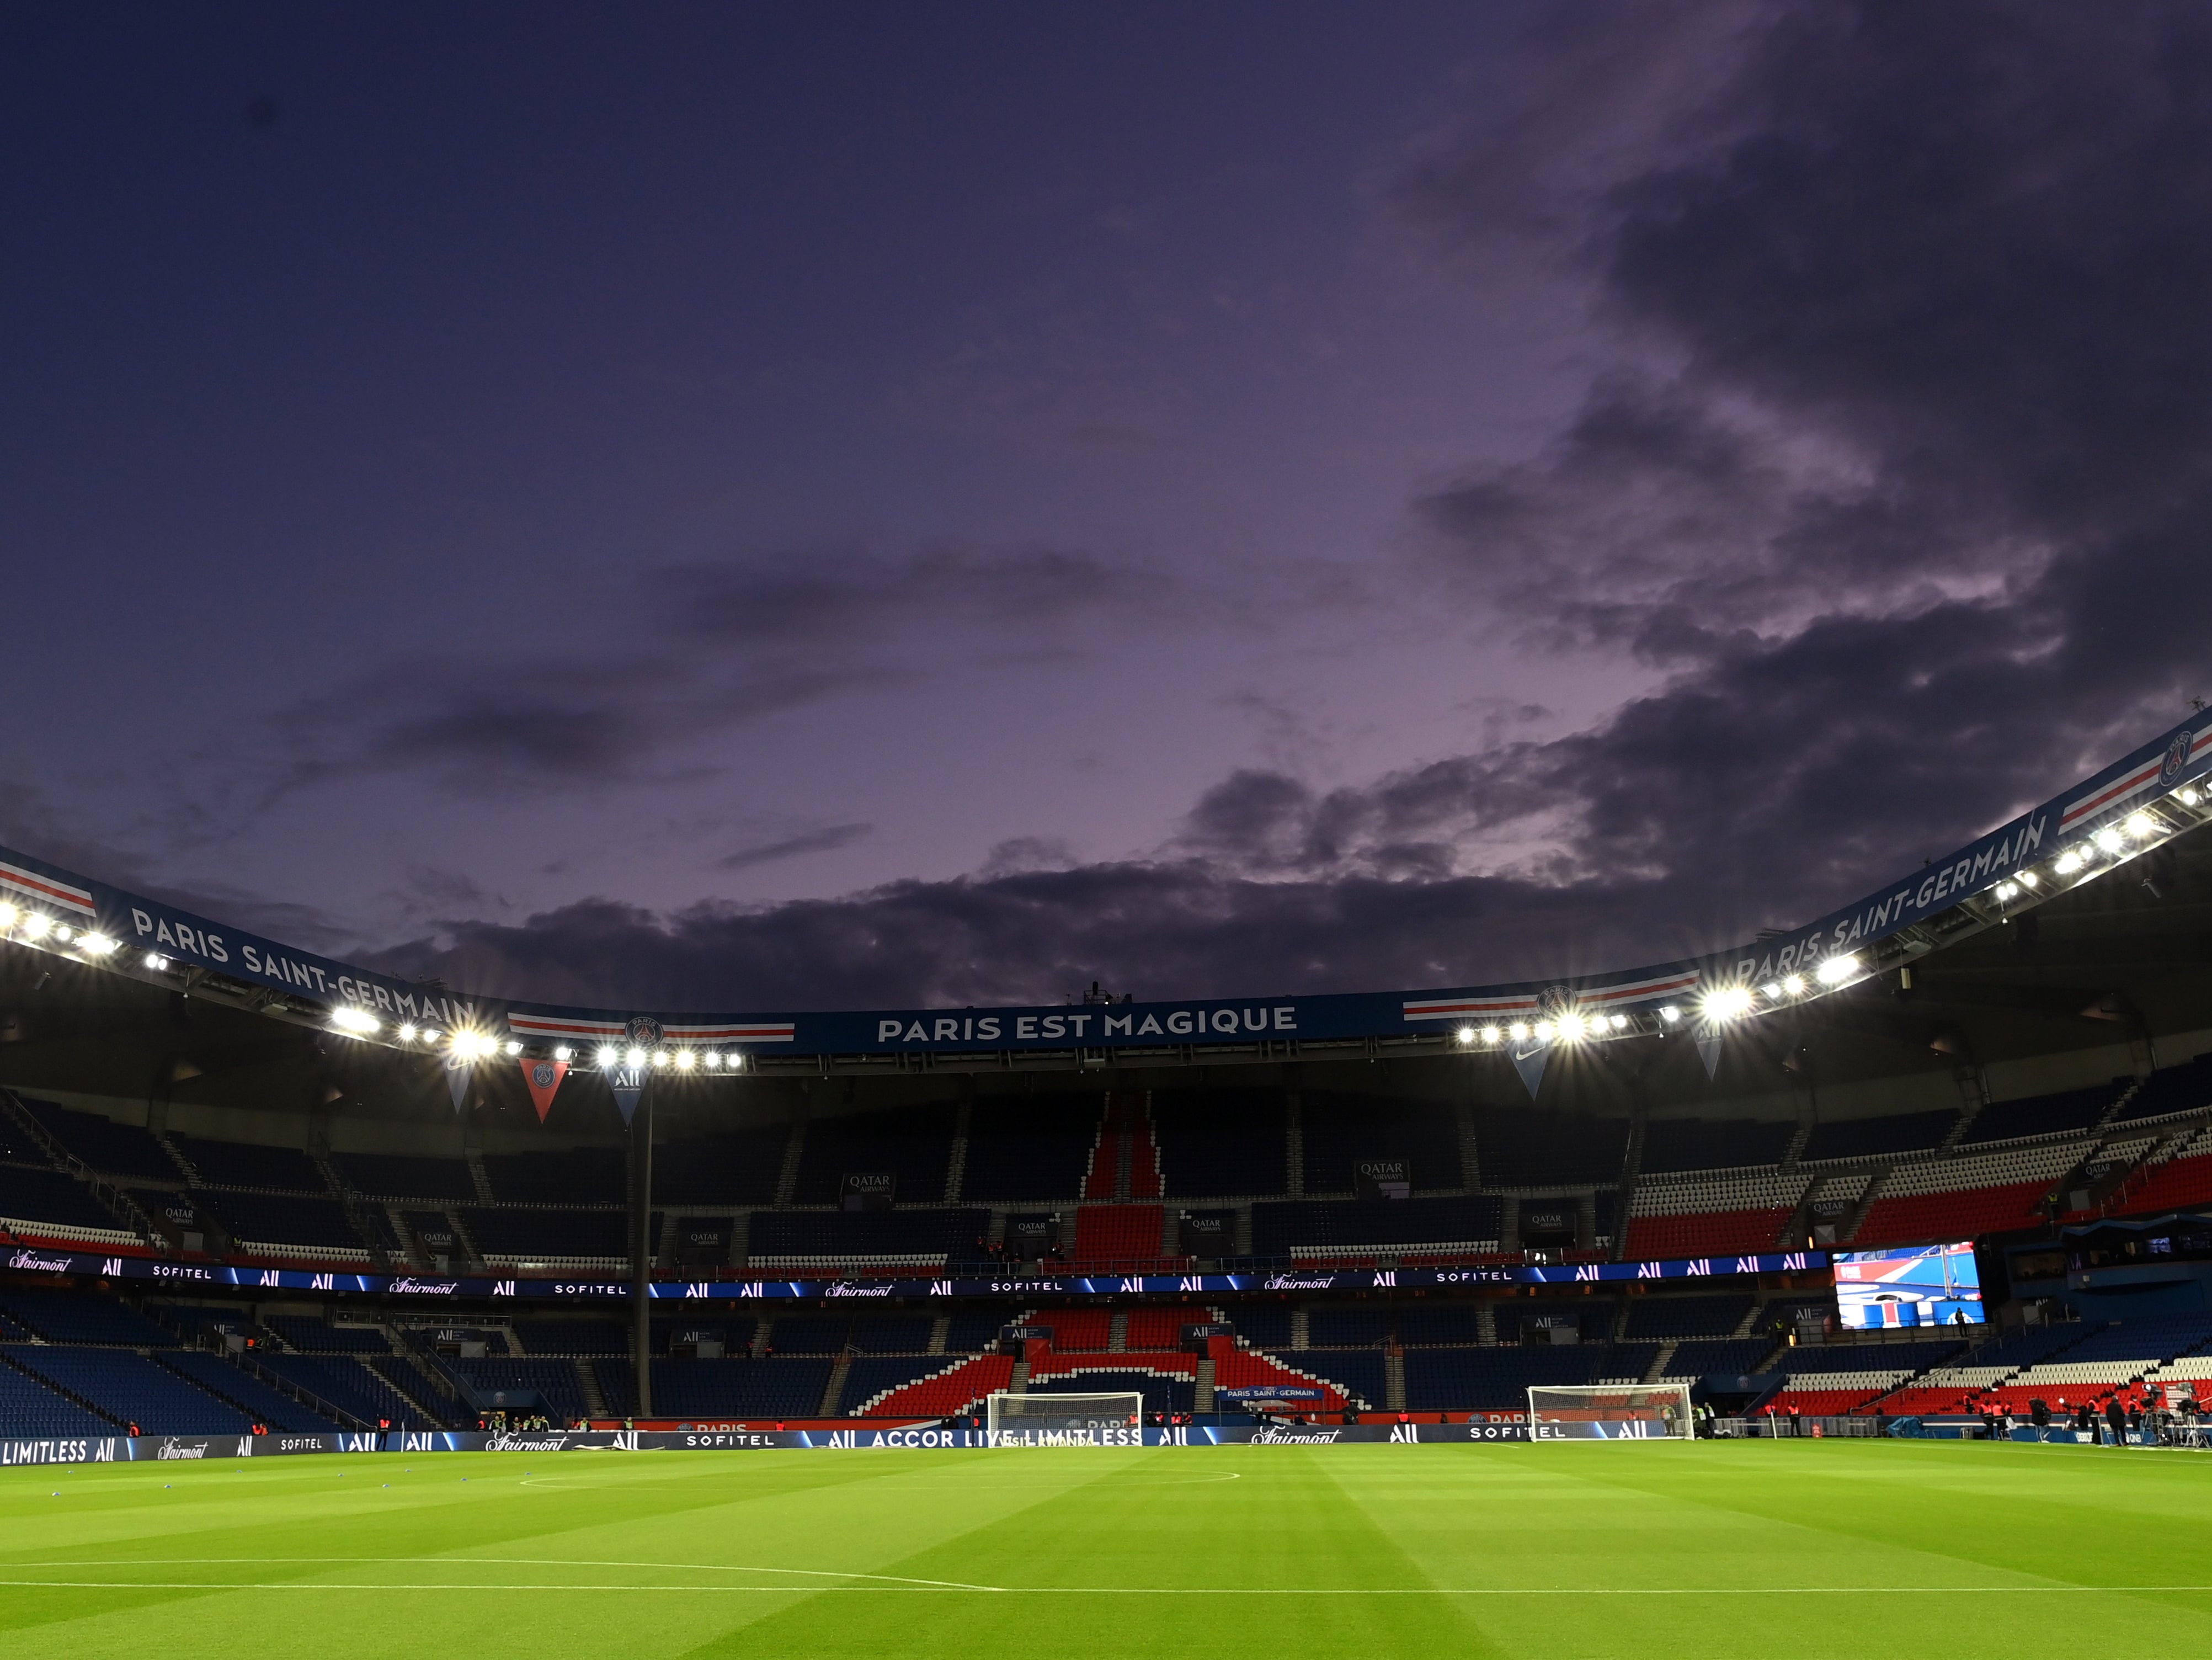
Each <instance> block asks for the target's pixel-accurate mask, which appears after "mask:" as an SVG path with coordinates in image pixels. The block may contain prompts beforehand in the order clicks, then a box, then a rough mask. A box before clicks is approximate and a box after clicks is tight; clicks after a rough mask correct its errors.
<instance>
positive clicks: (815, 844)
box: [714, 824, 876, 870]
mask: <svg viewBox="0 0 2212 1660" xmlns="http://www.w3.org/2000/svg"><path fill="white" fill-rule="evenodd" d="M875 829H876V827H875V826H874V825H873V824H824V825H822V826H821V827H820V828H819V829H817V830H802V831H800V832H799V834H798V835H796V836H781V837H779V838H778V839H777V840H775V841H773V842H760V843H758V844H757V845H756V846H753V847H750V848H738V850H737V851H736V852H735V853H728V854H723V855H722V856H721V857H720V859H717V860H715V861H714V868H715V869H717V870H750V868H751V867H752V866H755V865H773V864H775V863H776V862H777V861H778V860H784V859H798V858H801V857H803V856H805V854H810V853H829V852H831V851H833V850H834V849H836V848H848V847H850V846H852V845H853V843H854V842H859V841H863V840H865V839H866V838H867V837H868V836H872V835H873V834H875Z"/></svg>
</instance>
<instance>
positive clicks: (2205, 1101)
mask: <svg viewBox="0 0 2212 1660" xmlns="http://www.w3.org/2000/svg"><path fill="white" fill-rule="evenodd" d="M2208 1105H2212V1055H2198V1056H2197V1058H2196V1059H2195V1060H2193V1061H2191V1062H2189V1064H2188V1065H2186V1066H2183V1067H2161V1068H2160V1070H2158V1071H2157V1072H2154V1073H2151V1075H2150V1076H2149V1077H2148V1078H2146V1079H2143V1081H2142V1088H2141V1089H2139V1090H2137V1091H2136V1092H2135V1095H2134V1096H2133V1098H2130V1100H2129V1102H2128V1104H2127V1105H2125V1106H2124V1107H2122V1108H2121V1109H2120V1110H2119V1111H2118V1112H2117V1113H2115V1114H2113V1115H2112V1122H2115V1123H2125V1122H2129V1121H2130V1120H2133V1119H2137V1118H2163V1117H2165V1116H2166V1114H2168V1113H2171V1112H2194V1111H2196V1110H2197V1109H2198V1108H2199V1107H2203V1106H2208Z"/></svg>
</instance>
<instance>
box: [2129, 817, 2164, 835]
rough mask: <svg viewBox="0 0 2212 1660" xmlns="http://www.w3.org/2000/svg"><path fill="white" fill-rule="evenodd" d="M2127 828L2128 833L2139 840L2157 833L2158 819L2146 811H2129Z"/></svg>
mask: <svg viewBox="0 0 2212 1660" xmlns="http://www.w3.org/2000/svg"><path fill="white" fill-rule="evenodd" d="M2127 828H2128V834H2129V835H2130V836H2134V837H2135V838H2136V841H2138V842H2140V841H2142V840H2143V839H2144V838H2145V837H2147V836H2155V835H2157V834H2158V820H2157V819H2155V818H2152V817H2151V816H2150V815H2149V814H2148V813H2147V812H2131V813H2130V814H2129V815H2128V827H2127Z"/></svg>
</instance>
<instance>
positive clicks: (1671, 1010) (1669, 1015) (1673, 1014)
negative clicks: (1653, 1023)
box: [1659, 1003, 1682, 1026]
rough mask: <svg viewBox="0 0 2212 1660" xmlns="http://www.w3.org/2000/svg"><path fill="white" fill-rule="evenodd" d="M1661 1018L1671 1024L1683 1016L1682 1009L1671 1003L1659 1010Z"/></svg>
mask: <svg viewBox="0 0 2212 1660" xmlns="http://www.w3.org/2000/svg"><path fill="white" fill-rule="evenodd" d="M1659 1018H1661V1019H1662V1020H1664V1021H1665V1022H1666V1023H1667V1024H1668V1025H1670V1026H1671V1025H1674V1023H1675V1022H1676V1021H1677V1020H1680V1018H1682V1011H1681V1010H1680V1009H1678V1008H1676V1007H1675V1006H1674V1005H1673V1004H1672V1003H1669V1004H1668V1005H1667V1006H1665V1007H1664V1008H1662V1009H1661V1010H1660V1011H1659Z"/></svg>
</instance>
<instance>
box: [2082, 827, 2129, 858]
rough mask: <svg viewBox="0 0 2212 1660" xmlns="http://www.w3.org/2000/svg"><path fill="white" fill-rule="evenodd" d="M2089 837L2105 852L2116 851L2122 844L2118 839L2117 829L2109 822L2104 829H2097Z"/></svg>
mask: <svg viewBox="0 0 2212 1660" xmlns="http://www.w3.org/2000/svg"><path fill="white" fill-rule="evenodd" d="M2089 839H2090V840H2091V841H2093V842H2095V843H2096V844H2097V845H2098V846H2099V847H2100V848H2103V849H2104V850H2105V851H2106V853H2118V851H2119V850H2120V848H2122V846H2124V843H2123V842H2121V840H2120V833H2119V831H2118V830H2115V829H2113V828H2112V825H2110V824H2107V825H2106V826H2105V828H2104V829H2102V830H2099V831H2098V832H2097V833H2096V834H2095V835H2094V836H2091V837H2090V838H2089Z"/></svg>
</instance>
